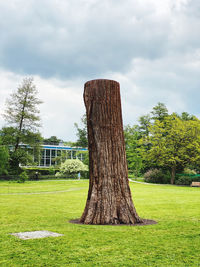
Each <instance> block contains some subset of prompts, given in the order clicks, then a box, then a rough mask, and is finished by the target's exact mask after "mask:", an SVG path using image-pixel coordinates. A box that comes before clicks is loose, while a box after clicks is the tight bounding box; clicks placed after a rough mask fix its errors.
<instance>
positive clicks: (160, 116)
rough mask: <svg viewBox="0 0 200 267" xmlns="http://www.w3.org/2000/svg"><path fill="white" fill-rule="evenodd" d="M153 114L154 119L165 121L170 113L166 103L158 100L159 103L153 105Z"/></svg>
mask: <svg viewBox="0 0 200 267" xmlns="http://www.w3.org/2000/svg"><path fill="white" fill-rule="evenodd" d="M151 114H152V117H151V118H152V119H153V120H154V121H155V120H159V121H163V120H164V118H165V117H167V116H168V115H169V114H168V109H167V108H166V106H165V104H163V103H160V102H158V104H157V105H156V106H155V107H153V110H152V111H151Z"/></svg>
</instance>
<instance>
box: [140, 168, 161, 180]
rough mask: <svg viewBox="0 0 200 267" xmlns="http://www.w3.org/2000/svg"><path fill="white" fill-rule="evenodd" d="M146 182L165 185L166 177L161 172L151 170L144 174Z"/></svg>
mask: <svg viewBox="0 0 200 267" xmlns="http://www.w3.org/2000/svg"><path fill="white" fill-rule="evenodd" d="M144 181H145V182H147V183H164V181H165V175H164V174H163V172H162V171H161V170H158V169H150V170H148V171H147V172H146V173H145V174H144Z"/></svg>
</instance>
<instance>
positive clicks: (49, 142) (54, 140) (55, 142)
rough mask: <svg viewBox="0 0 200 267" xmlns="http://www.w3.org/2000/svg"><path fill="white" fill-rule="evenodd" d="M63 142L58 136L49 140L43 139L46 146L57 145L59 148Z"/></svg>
mask: <svg viewBox="0 0 200 267" xmlns="http://www.w3.org/2000/svg"><path fill="white" fill-rule="evenodd" d="M61 142H63V141H62V140H61V139H58V138H57V136H54V135H53V136H51V137H49V138H45V139H43V143H44V145H56V146H58V145H59V144H60V143H61Z"/></svg>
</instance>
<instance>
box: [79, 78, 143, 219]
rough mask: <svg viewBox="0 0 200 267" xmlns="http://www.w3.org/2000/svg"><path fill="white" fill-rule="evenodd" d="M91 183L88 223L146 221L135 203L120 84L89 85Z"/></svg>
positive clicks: (97, 82) (84, 216)
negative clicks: (125, 140)
mask: <svg viewBox="0 0 200 267" xmlns="http://www.w3.org/2000/svg"><path fill="white" fill-rule="evenodd" d="M84 101H85V106H86V112H87V125H88V139H89V145H88V147H89V174H90V184H89V191H88V197H87V202H86V206H85V210H84V212H83V214H82V217H81V219H80V222H82V223H84V224H135V223H141V222H142V219H140V217H139V216H138V215H137V213H136V210H135V207H134V205H133V202H132V197H131V191H130V188H129V181H128V168H127V163H126V154H125V142H124V134H123V125H122V113H121V100H120V88H119V83H117V82H115V81H110V80H93V81H89V82H87V83H86V84H85V89H84Z"/></svg>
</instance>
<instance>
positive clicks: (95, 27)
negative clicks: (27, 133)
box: [0, 0, 200, 141]
mask: <svg viewBox="0 0 200 267" xmlns="http://www.w3.org/2000/svg"><path fill="white" fill-rule="evenodd" d="M29 76H32V77H34V83H35V85H36V87H37V89H38V91H39V97H40V98H41V99H42V100H43V102H44V103H43V104H42V105H41V107H40V110H41V119H42V125H43V127H42V129H41V132H42V134H43V136H45V137H50V136H52V135H56V136H57V137H59V138H62V139H64V140H71V141H74V140H76V136H75V129H74V122H78V123H79V122H80V117H81V116H82V115H83V114H84V104H83V97H82V95H83V87H84V83H85V82H86V81H88V80H91V79H96V78H106V79H114V80H117V81H118V82H120V85H121V97H122V108H123V120H124V124H131V125H133V124H135V123H136V122H137V119H138V117H139V116H141V115H145V114H146V113H148V112H150V111H151V109H152V107H153V106H155V105H156V104H157V103H158V102H163V103H165V104H166V106H167V108H168V109H169V111H170V112H173V111H175V112H179V113H181V112H183V111H187V112H189V113H191V114H194V115H196V116H197V117H200V105H199V100H200V1H199V0H175V1H174V0H162V1H158V0H126V1H123V0H40V1H39V0H38V1H37V0H29V1H26V0H9V1H3V0H1V1H0V112H1V113H2V111H3V109H4V103H5V99H6V98H8V97H9V95H10V93H11V92H12V91H13V90H16V88H17V87H18V85H19V84H20V83H21V82H22V80H23V78H24V77H29ZM4 124H5V121H4V120H3V118H2V117H1V118H0V127H2V126H3V125H4Z"/></svg>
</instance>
